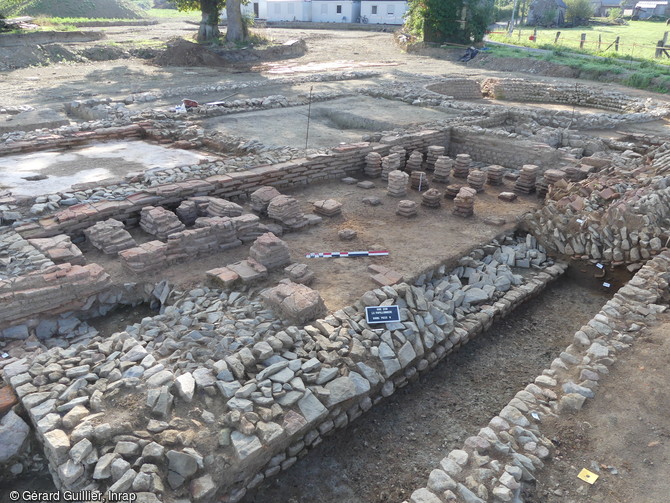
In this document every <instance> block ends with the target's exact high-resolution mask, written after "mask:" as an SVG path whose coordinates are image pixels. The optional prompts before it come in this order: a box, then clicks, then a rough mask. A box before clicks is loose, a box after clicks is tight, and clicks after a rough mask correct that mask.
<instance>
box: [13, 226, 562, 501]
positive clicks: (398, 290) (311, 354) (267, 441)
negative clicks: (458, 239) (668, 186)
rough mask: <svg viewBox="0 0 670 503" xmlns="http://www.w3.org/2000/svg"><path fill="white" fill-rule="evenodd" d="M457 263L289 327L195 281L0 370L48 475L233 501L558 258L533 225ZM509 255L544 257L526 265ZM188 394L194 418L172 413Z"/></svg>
mask: <svg viewBox="0 0 670 503" xmlns="http://www.w3.org/2000/svg"><path fill="white" fill-rule="evenodd" d="M459 264H460V265H459V266H458V267H457V268H456V269H454V270H451V271H447V270H446V269H445V267H444V266H441V267H438V268H436V269H435V270H434V271H432V273H428V274H426V275H425V276H422V277H421V278H420V279H419V280H417V281H416V282H415V284H414V285H412V286H410V285H408V284H405V283H403V284H400V285H397V286H395V287H383V288H381V289H377V290H373V291H370V292H367V293H366V294H364V295H363V296H362V297H361V299H360V301H358V302H357V303H356V304H354V305H353V306H349V307H347V308H345V309H342V310H340V311H337V312H335V313H333V314H332V315H329V316H327V317H326V318H324V319H320V320H316V321H314V322H312V324H311V325H307V326H304V327H302V328H299V327H296V326H286V325H285V324H284V323H283V322H281V321H279V320H277V319H275V318H273V317H272V316H271V315H270V313H268V312H267V311H264V310H263V309H262V307H260V306H259V305H258V301H255V300H253V298H252V299H246V300H245V298H244V297H242V296H241V294H240V293H239V292H237V293H236V292H232V293H225V292H223V293H222V292H220V291H216V290H213V291H212V290H208V289H203V288H200V289H196V290H193V291H192V292H188V293H187V294H185V295H184V296H183V297H181V298H180V299H178V300H177V302H176V303H175V304H173V305H171V306H166V307H165V309H164V310H163V312H162V314H161V315H158V316H156V317H154V318H145V319H143V320H142V322H141V323H139V324H136V325H134V326H131V327H128V328H127V329H126V331H125V332H121V333H118V334H114V335H113V336H111V337H108V338H104V339H103V338H101V337H95V338H93V339H91V341H90V342H89V343H88V344H86V345H82V346H80V347H77V348H74V349H72V350H68V351H67V354H65V353H64V352H63V350H61V349H60V348H58V349H53V350H50V351H49V352H46V353H44V354H42V355H39V356H38V357H37V358H35V359H34V360H33V361H30V362H29V361H27V360H26V359H23V360H16V361H13V362H10V363H8V364H5V365H4V366H3V370H2V372H3V376H4V378H5V379H6V380H7V382H9V383H10V384H11V385H12V387H13V388H15V389H16V391H17V395H18V396H19V397H20V400H21V402H22V404H23V406H24V407H25V408H26V410H27V412H28V415H29V417H30V418H31V421H32V423H33V426H34V427H35V428H36V429H37V433H38V436H39V438H40V439H41V441H42V443H43V445H44V450H45V455H46V458H47V460H48V461H49V464H50V469H51V471H52V473H53V474H54V479H55V480H56V482H57V485H58V486H59V487H60V488H62V489H71V490H77V489H82V488H86V489H90V490H108V489H109V490H114V491H129V490H132V491H135V492H138V493H142V497H143V499H142V501H155V498H154V499H152V498H151V496H152V495H153V494H160V493H169V498H172V499H174V498H177V497H182V496H185V497H189V498H190V499H191V500H193V501H198V502H206V501H212V500H213V499H214V497H215V495H216V494H217V493H218V494H219V495H224V501H228V502H235V501H239V499H240V498H241V497H243V495H244V494H245V492H246V490H247V488H250V487H254V486H255V485H257V484H258V483H260V482H261V481H262V480H263V479H264V478H265V477H271V476H273V475H275V474H276V473H278V472H279V471H281V470H283V469H287V468H289V467H290V466H291V465H293V464H294V463H295V462H296V460H297V459H298V458H299V457H302V456H304V455H305V454H306V453H307V450H308V449H309V448H310V447H313V446H315V445H317V444H318V443H320V442H321V440H322V438H323V437H324V436H327V435H329V434H330V433H331V432H332V431H334V430H336V429H338V428H342V427H345V426H346V425H347V424H348V423H349V422H351V421H353V420H354V419H356V418H357V417H358V416H360V415H361V414H362V413H363V412H364V411H366V410H368V409H369V408H370V407H372V405H374V404H375V403H378V402H379V401H380V400H382V399H383V398H384V397H388V396H390V395H391V394H392V393H393V392H394V391H395V390H396V389H398V388H400V387H403V386H404V385H405V384H407V382H408V381H409V380H411V379H415V378H416V377H417V375H418V373H419V372H421V371H424V370H426V369H427V368H430V367H433V366H435V365H436V364H437V363H438V362H439V361H440V360H441V359H443V358H444V357H445V356H446V355H447V354H449V353H451V352H452V351H454V350H455V349H456V348H458V347H460V346H461V345H462V344H465V343H466V342H467V341H468V340H469V339H471V338H472V337H475V336H476V335H477V334H479V333H480V332H481V331H483V330H484V329H486V328H487V327H489V326H491V324H492V323H493V322H494V320H495V319H497V318H499V317H501V316H504V315H506V314H508V313H509V312H511V311H512V310H513V309H514V307H516V306H517V305H518V304H520V303H521V302H523V301H524V300H526V299H528V298H530V297H532V296H534V295H535V294H537V293H538V292H539V291H540V290H542V289H543V288H544V287H545V286H546V284H547V283H548V282H550V281H551V280H553V279H554V278H556V277H558V276H559V275H560V274H561V273H562V272H563V271H564V269H565V266H564V265H562V264H555V265H551V264H552V262H551V260H548V259H547V256H546V254H545V252H544V250H543V248H542V247H539V246H537V244H536V242H535V240H534V238H533V237H532V236H530V235H529V236H526V237H525V238H521V239H518V238H511V237H505V238H503V239H501V240H500V241H499V242H498V241H494V242H493V243H491V244H489V245H486V246H483V247H482V248H480V249H476V250H474V251H473V252H472V253H471V254H470V256H468V257H464V258H463V259H461V261H460V263H459ZM514 266H516V267H530V266H533V267H539V268H540V269H543V270H542V271H540V272H532V273H531V272H530V271H529V274H528V275H527V276H525V277H523V276H521V275H518V274H515V273H514V272H512V270H511V269H510V268H511V267H514ZM380 304H381V305H393V304H395V305H398V306H399V309H400V313H401V321H400V322H397V323H392V324H387V325H386V326H385V327H384V328H383V329H382V330H379V328H380V327H379V326H375V325H368V324H367V323H366V321H365V314H364V308H365V306H368V305H380ZM248 309H253V310H255V312H256V313H257V316H256V318H252V317H249V315H248ZM263 320H267V321H263ZM219 358H220V359H219ZM32 383H42V384H40V385H39V386H36V385H35V384H32ZM119 400H121V401H119ZM185 403H188V404H190V405H189V406H188V408H189V409H190V410H192V409H193V407H194V406H198V407H199V408H200V410H201V415H202V417H198V418H197V420H194V419H191V418H190V416H189V417H187V416H186V415H184V414H185V410H186V409H185V408H184V404H185ZM120 404H126V405H125V406H122V407H121V408H119V407H120ZM214 412H216V414H215V413H214ZM110 414H111V415H114V417H115V419H114V421H111V420H109V419H108V418H109V417H112V416H111V415H110ZM194 421H195V422H194ZM166 497H168V494H165V495H164V498H163V499H165V498H166Z"/></svg>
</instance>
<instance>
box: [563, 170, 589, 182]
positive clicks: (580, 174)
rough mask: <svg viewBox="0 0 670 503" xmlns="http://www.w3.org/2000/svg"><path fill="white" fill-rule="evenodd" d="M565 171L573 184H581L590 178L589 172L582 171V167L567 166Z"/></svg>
mask: <svg viewBox="0 0 670 503" xmlns="http://www.w3.org/2000/svg"><path fill="white" fill-rule="evenodd" d="M563 169H564V170H565V176H566V178H567V179H568V180H570V181H571V182H579V181H580V180H584V179H585V178H586V177H587V176H588V172H587V170H584V169H582V168H581V167H580V166H566V167H565V168H563Z"/></svg>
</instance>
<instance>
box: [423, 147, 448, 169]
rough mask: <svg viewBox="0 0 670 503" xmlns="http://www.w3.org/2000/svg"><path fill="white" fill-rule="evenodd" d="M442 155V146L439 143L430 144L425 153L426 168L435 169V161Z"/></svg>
mask: <svg viewBox="0 0 670 503" xmlns="http://www.w3.org/2000/svg"><path fill="white" fill-rule="evenodd" d="M443 156H444V147H440V146H439V145H431V146H430V147H428V152H427V153H426V169H428V170H431V171H432V170H433V169H435V163H436V162H437V160H438V159H439V158H440V157H443Z"/></svg>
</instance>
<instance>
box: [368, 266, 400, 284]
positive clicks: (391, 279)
mask: <svg viewBox="0 0 670 503" xmlns="http://www.w3.org/2000/svg"><path fill="white" fill-rule="evenodd" d="M368 272H369V273H370V279H371V280H372V281H374V282H375V283H377V284H378V285H379V286H393V285H396V284H398V283H401V282H402V281H403V279H404V278H403V277H402V274H400V273H399V272H396V271H394V270H393V269H390V268H388V267H385V266H383V265H379V264H371V265H369V266H368Z"/></svg>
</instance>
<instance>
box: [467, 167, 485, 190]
mask: <svg viewBox="0 0 670 503" xmlns="http://www.w3.org/2000/svg"><path fill="white" fill-rule="evenodd" d="M467 181H468V185H469V186H470V187H472V188H473V189H475V190H476V191H477V192H483V191H484V184H485V183H486V173H484V172H483V171H481V170H479V169H473V170H472V171H470V174H469V175H468V180H467Z"/></svg>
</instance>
